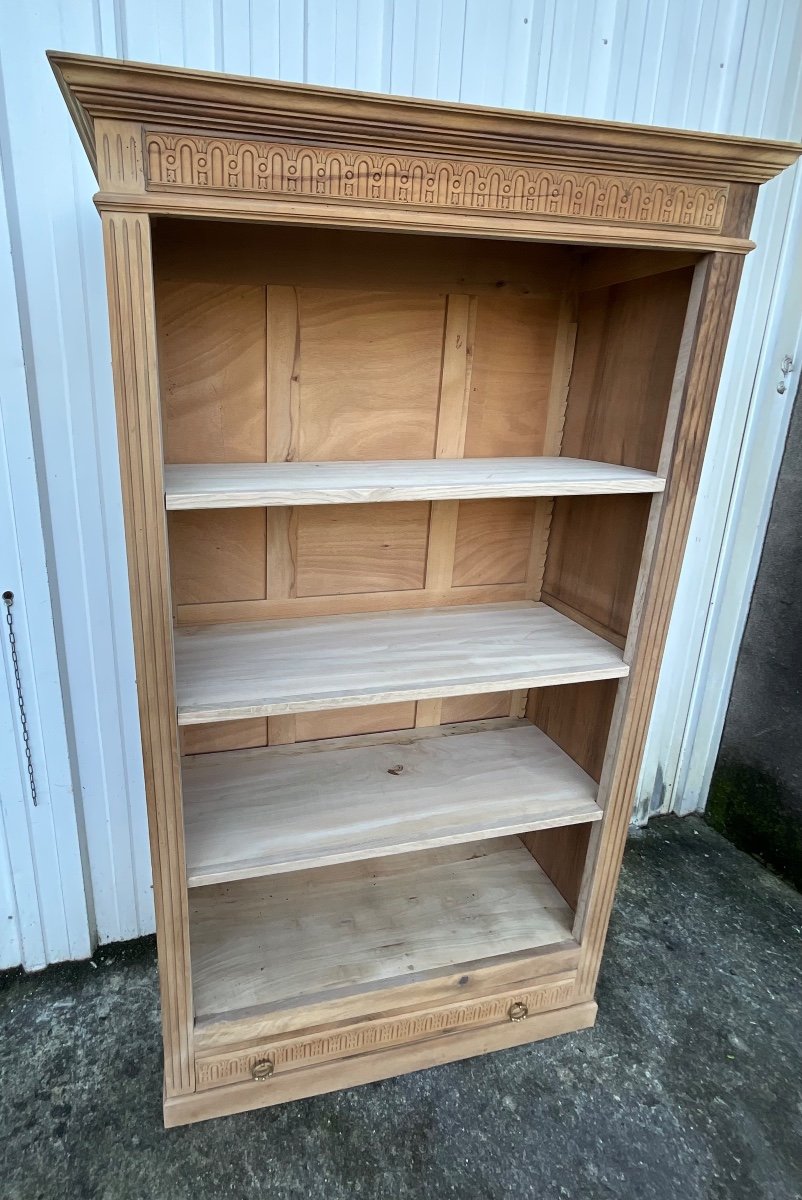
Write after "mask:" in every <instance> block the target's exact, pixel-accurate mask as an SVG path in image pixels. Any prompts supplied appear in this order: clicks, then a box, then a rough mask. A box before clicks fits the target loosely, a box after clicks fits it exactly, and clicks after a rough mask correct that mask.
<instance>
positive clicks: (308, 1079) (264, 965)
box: [51, 54, 798, 1125]
mask: <svg viewBox="0 0 802 1200" xmlns="http://www.w3.org/2000/svg"><path fill="white" fill-rule="evenodd" d="M51 61H52V63H53V67H54V70H55V72H56V76H57V79H58V81H59V84H60V86H61V88H62V91H63V93H64V96H65V99H66V101H67V104H68V106H69V108H70V111H71V112H72V115H73V118H74V120H75V124H76V127H77V130H78V132H79V134H80V136H81V138H82V140H83V143H84V146H85V148H86V150H87V153H88V155H89V158H90V161H91V163H92V165H93V168H94V169H95V172H96V174H97V177H98V182H99V186H100V192H99V194H98V196H97V197H96V203H97V205H98V207H99V209H100V211H101V213H102V216H103V227H104V241H105V252H106V263H107V271H108V289H109V311H110V320H111V343H112V359H113V367H114V379H115V396H116V403H117V416H118V431H119V441H120V462H121V481H122V490H123V504H124V512H125V520H126V540H127V550H128V562H129V576H130V583H131V601H132V620H133V630H134V652H135V657H136V673H137V682H138V694H139V712H140V722H141V728H142V748H143V762H144V770H145V779H146V785H147V797H148V813H149V828H150V836H151V853H152V859H153V874H154V898H155V905H156V920H157V932H158V947H159V968H160V970H159V975H160V987H161V996H162V1013H163V1040H164V1051H165V1058H164V1063H165V1074H164V1096H165V1099H164V1112H165V1121H166V1123H167V1124H168V1125H173V1124H180V1123H183V1122H186V1121H193V1120H199V1119H203V1118H205V1117H209V1116H214V1115H221V1114H224V1113H234V1112H239V1111H243V1110H245V1109H249V1108H254V1107H259V1106H261V1105H266V1104H273V1103H278V1102H281V1101H283V1100H287V1099H292V1098H295V1097H298V1096H305V1095H311V1094H314V1093H316V1092H320V1091H326V1090H331V1089H333V1088H336V1087H341V1086H349V1085H351V1084H356V1083H361V1082H366V1081H369V1080H375V1079H379V1078H384V1077H386V1076H388V1075H392V1074H395V1073H398V1072H401V1071H408V1070H414V1069H418V1068H419V1067H422V1066H426V1065H429V1064H432V1063H436V1062H446V1061H450V1060H453V1059H456V1058H460V1057H464V1056H467V1055H470V1054H476V1053H483V1052H485V1051H487V1050H490V1049H495V1048H501V1047H504V1046H513V1045H519V1044H521V1043H523V1042H526V1041H533V1040H536V1039H538V1038H540V1037H546V1036H551V1035H552V1034H555V1033H560V1032H566V1031H568V1030H577V1029H581V1028H585V1027H587V1026H588V1025H591V1024H592V1023H593V1021H594V1020H595V1014H596V1005H595V1001H594V998H593V997H594V992H595V985H596V978H597V974H598V970H599V964H600V961H601V955H602V950H603V945H604V939H605V935H606V930H607V924H608V921H609V917H610V912H611V909H612V903H613V895H614V889H615V882H616V876H617V872H618V869H619V865H620V862H621V857H622V853H623V844H624V839H625V835H626V827H627V821H628V817H629V813H630V811H631V806H632V799H633V792H634V788H635V785H636V780H637V771H638V763H639V760H640V756H641V753H642V749H643V744H644V739H645V735H646V728H647V722H648V716H649V709H650V705H651V701H652V698H653V695H654V689H655V686H656V679H657V671H658V668H659V663H660V656H661V654H662V648H663V645H664V642H665V636H666V630H667V624H668V616H669V612H670V607H671V601H672V598H673V593H674V589H675V587H676V582H677V578H678V573H679V566H680V562H681V557H682V549H683V545H684V540H685V538H686V536H687V531H688V526H689V521H690V515H691V510H692V504H693V496H694V492H695V489H696V487H697V484H698V479H699V474H700V471H701V464H702V456H703V452H704V446H705V439H706V435H707V429H708V426H709V421H710V415H711V411H712V405H713V400H714V396H715V390H716V386H717V382H718V375H719V372H720V368H721V361H722V357H723V353H724V347H725V344H726V336H727V331H728V328H729V322H730V319H731V315H732V309H733V305H734V302H735V295H736V290H737V284H738V279H739V275H740V270H741V263H742V261H743V256H744V254H745V253H747V252H748V250H749V249H750V248H751V243H750V242H749V240H748V232H749V221H750V219H751V213H752V211H753V208H754V203H755V198H756V193H757V186H758V184H759V183H761V182H763V181H765V180H767V179H769V178H771V177H772V176H773V175H775V174H777V173H778V172H779V171H780V170H781V169H783V167H784V166H786V165H788V164H789V163H791V162H792V161H793V160H794V159H795V158H796V156H797V154H798V148H797V147H791V146H787V145H785V144H782V143H763V142H754V141H748V140H744V139H732V138H723V137H718V136H713V135H701V134H694V133H683V132H678V131H672V130H656V129H655V130H647V129H640V128H638V127H626V126H620V125H612V124H602V123H594V122H587V121H574V120H572V119H569V118H550V117H544V116H540V115H537V114H531V113H512V112H510V113H505V112H499V111H495V110H483V109H470V108H463V107H457V106H447V105H440V104H433V103H429V102H425V101H415V100H406V99H397V98H391V97H370V96H361V95H358V94H355V93H344V92H333V91H326V90H325V89H314V88H311V89H310V88H305V87H301V86H296V85H283V84H278V83H272V82H270V81H264V80H248V79H236V78H226V77H220V76H216V75H211V74H204V73H201V72H186V71H177V70H173V69H168V68H158V67H150V66H147V65H143V64H135V63H123V62H114V61H108V60H98V59H86V58H81V57H80V56H72V55H61V54H54V55H51Z"/></svg>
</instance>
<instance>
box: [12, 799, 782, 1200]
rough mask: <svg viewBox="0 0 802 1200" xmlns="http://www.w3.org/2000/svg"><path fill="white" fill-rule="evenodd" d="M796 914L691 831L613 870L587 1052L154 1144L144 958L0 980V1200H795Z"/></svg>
mask: <svg viewBox="0 0 802 1200" xmlns="http://www.w3.org/2000/svg"><path fill="white" fill-rule="evenodd" d="M801 943H802V896H800V895H798V894H797V893H796V892H794V891H792V890H791V889H790V888H789V887H787V886H786V885H785V884H783V883H782V882H780V881H779V880H778V879H777V878H775V877H774V876H772V875H771V874H769V873H768V872H767V871H765V870H764V869H763V868H762V867H760V866H758V864H757V863H755V862H753V861H752V860H751V859H750V858H747V857H746V856H745V855H743V854H742V853H740V852H739V851H738V850H735V849H734V848H733V847H732V846H730V845H729V844H728V843H727V842H725V841H724V840H723V839H722V838H720V837H719V836H718V835H717V834H715V833H713V832H712V831H711V830H709V829H708V828H707V827H706V826H705V825H704V824H703V823H702V822H700V821H698V820H696V819H690V820H686V821H684V822H680V821H676V820H673V819H667V820H662V821H656V822H653V824H652V825H651V826H650V827H649V828H648V830H645V831H643V832H640V833H636V834H634V835H633V837H632V839H631V840H630V844H629V847H628V850H627V856H626V861H625V867H624V873H623V877H622V884H621V889H620V892H619V898H618V902H617V907H616V911H615V917H614V920H613V925H612V930H611V935H610V942H609V947H608V954H607V958H606V962H605V967H604V971H603V974H602V978H601V982H600V985H599V993H598V999H599V1005H600V1011H599V1021H598V1024H597V1026H596V1028H595V1029H594V1030H592V1031H588V1032H584V1033H580V1034H574V1035H572V1036H570V1037H565V1038H562V1039H556V1040H554V1041H551V1042H541V1043H539V1044H535V1045H532V1046H527V1047H524V1048H522V1049H515V1050H508V1051H505V1052H503V1053H499V1054H495V1055H491V1056H489V1057H486V1058H482V1059H473V1060H470V1061H468V1062H462V1063H457V1064H454V1065H451V1066H445V1067H439V1068H437V1069H434V1070H431V1071H428V1072H421V1073H419V1074H417V1075H411V1076H406V1077H404V1078H401V1079H396V1080H388V1081H386V1082H384V1083H377V1084H372V1085H370V1086H367V1087H363V1088H356V1089H354V1090H352V1091H349V1092H343V1093H339V1094H335V1095H330V1096H321V1097H319V1098H315V1099H312V1100H304V1101H299V1102H297V1103H295V1104H288V1105H284V1106H283V1107H279V1108H272V1109H264V1110H262V1111H261V1112H257V1113H251V1114H247V1115H244V1116H239V1117H230V1118H227V1119H224V1120H219V1121H213V1122H208V1123H205V1124H201V1125H194V1126H188V1127H185V1128H182V1129H176V1130H172V1131H170V1132H165V1131H164V1129H163V1128H162V1125H161V1112H160V1106H161V1080H160V1066H159V1027H158V1014H157V998H156V969H155V963H154V948H153V944H152V942H151V941H150V940H149V939H147V940H144V941H142V942H139V943H131V944H128V945H127V946H112V947H108V948H106V949H105V950H103V951H102V952H99V953H98V954H97V955H96V957H95V960H94V961H93V962H91V963H81V964H72V965H68V966H63V967H55V968H51V969H49V970H48V971H45V972H43V973H42V974H39V975H36V976H33V977H25V976H22V975H18V974H16V973H12V974H9V975H6V976H5V977H0V1030H1V1031H2V1047H3V1052H2V1057H1V1058H0V1079H2V1095H1V1096H0V1131H1V1132H0V1137H2V1149H0V1195H2V1197H4V1200H51V1198H52V1197H59V1198H60V1200H162V1198H164V1200H184V1198H187V1200H189V1198H191V1200H206V1198H207V1197H214V1198H215V1200H216V1198H217V1197H227V1196H234V1197H238V1198H239V1200H250V1198H251V1197H270V1198H271V1200H283V1198H284V1197H292V1198H295V1197H321V1198H325V1200H339V1198H340V1197H342V1198H343V1200H345V1198H347V1200H356V1198H359V1197H368V1198H370V1200H374V1198H376V1200H378V1198H381V1200H405V1198H407V1197H416V1198H417V1197H426V1198H430V1197H431V1198H436V1200H440V1198H441V1197H457V1198H458V1200H497V1198H502V1197H515V1198H516V1200H520V1198H528V1197H533V1198H535V1197H536V1198H537V1200H557V1198H560V1197H566V1198H568V1200H586V1198H587V1200H597V1198H598V1200H603V1198H604V1197H615V1198H616V1200H630V1197H632V1198H633V1200H634V1198H637V1200H650V1198H651V1197H655V1198H658V1197H659V1198H665V1200H676V1198H679V1197H681V1198H682V1200H696V1198H697V1197H699V1198H702V1197H704V1198H705V1200H719V1198H721V1200H725V1198H726V1200H761V1198H763V1197H767V1198H771V1200H794V1198H798V1197H800V1196H801V1195H802V1161H801V1156H802V1139H801V1138H800V1133H801V1132H802V1102H801V1098H802V1036H800V1001H801V1000H802V954H800V944H801Z"/></svg>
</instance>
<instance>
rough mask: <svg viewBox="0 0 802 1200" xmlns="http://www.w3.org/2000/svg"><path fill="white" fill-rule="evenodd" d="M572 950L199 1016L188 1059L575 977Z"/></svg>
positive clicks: (521, 953) (546, 950)
mask: <svg viewBox="0 0 802 1200" xmlns="http://www.w3.org/2000/svg"><path fill="white" fill-rule="evenodd" d="M593 828H594V829H595V828H596V826H595V825H594V826H593ZM192 894H193V895H195V894H199V892H198V893H195V892H193V893H192ZM580 953H581V951H580V948H579V945H578V943H577V942H575V941H574V940H573V939H572V938H568V939H565V940H563V941H561V942H557V943H553V944H551V945H548V946H535V947H533V948H530V949H526V950H516V951H513V952H512V953H511V954H500V955H497V956H496V957H494V958H481V959H474V961H473V962H469V963H465V962H462V963H459V965H458V966H456V967H452V968H448V969H445V970H444V969H443V968H442V967H434V968H432V969H431V970H424V971H416V972H415V973H414V974H411V975H410V974H407V975H405V976H404V977H402V978H393V979H390V980H381V979H378V980H374V981H372V982H367V983H365V984H363V985H361V986H360V987H358V988H354V989H352V990H350V991H335V992H332V991H331V990H330V989H329V990H328V991H323V992H306V993H304V995H303V996H299V997H298V998H297V999H296V1000H295V1001H294V1002H293V1003H290V1004H288V1003H287V1002H286V1001H280V1002H279V1004H277V1005H268V1006H266V1007H264V1008H258V1009H248V1010H247V1011H245V1012H236V1013H233V1014H230V1015H229V1016H226V1015H225V1014H224V1015H223V1016H220V1017H212V1018H203V1017H202V1018H200V1019H199V1020H198V1021H196V1022H195V1029H194V1044H195V1051H196V1057H197V1055H198V1054H202V1055H204V1056H206V1055H211V1054H216V1053H223V1052H231V1051H232V1050H233V1049H235V1048H237V1047H242V1046H252V1045H257V1044H259V1043H263V1042H264V1041H265V1040H266V1039H272V1038H276V1037H283V1036H294V1035H296V1034H299V1033H302V1032H304V1031H308V1030H320V1028H321V1027H323V1028H326V1029H331V1028H336V1027H337V1026H338V1025H340V1024H341V1023H343V1022H351V1021H357V1020H360V1021H361V1020H365V1019H368V1018H371V1017H375V1016H376V1015H377V1014H380V1013H381V1014H385V1013H405V1014H410V1013H413V1014H414V1013H422V1014H425V1013H426V1012H428V1011H429V1010H430V1009H432V1008H434V1007H436V1006H438V1005H442V1004H458V1003H460V1002H462V1001H465V1000H477V999H480V998H481V997H482V996H487V995H488V994H490V993H493V992H498V991H501V990H505V991H523V990H526V989H529V988H533V987H538V986H540V984H542V983H544V982H545V981H548V980H551V979H554V978H555V977H564V976H565V975H566V974H568V975H570V976H571V977H572V978H575V977H576V971H577V967H578V964H579V958H580Z"/></svg>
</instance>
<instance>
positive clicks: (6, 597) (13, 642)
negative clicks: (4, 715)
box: [3, 592, 38, 807]
mask: <svg viewBox="0 0 802 1200" xmlns="http://www.w3.org/2000/svg"><path fill="white" fill-rule="evenodd" d="M3 602H4V603H5V606H6V624H7V625H8V644H9V645H10V647H11V662H12V664H13V667H14V683H15V684H16V687H17V704H18V705H19V719H20V725H21V726H22V741H23V744H24V746H25V761H26V762H27V764H28V783H29V785H30V788H31V799H32V800H33V803H34V807H35V806H36V805H37V803H38V801H37V799H36V780H35V779H34V777H33V758H32V757H31V741H30V738H29V736H28V718H27V716H26V715H25V700H24V698H23V695H22V680H21V679H20V674H19V659H18V658H17V639H16V638H15V636H14V620H13V617H12V616H11V606H12V605H13V603H14V593H13V592H3Z"/></svg>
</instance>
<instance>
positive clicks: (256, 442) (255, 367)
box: [157, 280, 266, 463]
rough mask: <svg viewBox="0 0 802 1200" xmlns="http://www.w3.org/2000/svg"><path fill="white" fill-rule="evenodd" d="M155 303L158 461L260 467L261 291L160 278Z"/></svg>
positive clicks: (262, 451) (262, 411)
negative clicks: (160, 419)
mask: <svg viewBox="0 0 802 1200" xmlns="http://www.w3.org/2000/svg"><path fill="white" fill-rule="evenodd" d="M157 304H158V317H159V326H158V327H159V370H160V374H161V394H162V410H163V413H164V458H165V462H169V463H192V462H196V463H197V462H209V463H212V462H264V459H265V439H266V425H265V291H264V288H262V287H242V286H236V285H228V284H222V283H174V282H169V281H164V280H162V281H160V282H159V284H158V295H157Z"/></svg>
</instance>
